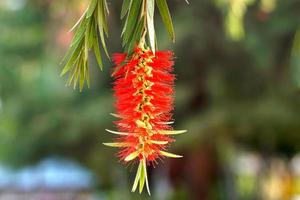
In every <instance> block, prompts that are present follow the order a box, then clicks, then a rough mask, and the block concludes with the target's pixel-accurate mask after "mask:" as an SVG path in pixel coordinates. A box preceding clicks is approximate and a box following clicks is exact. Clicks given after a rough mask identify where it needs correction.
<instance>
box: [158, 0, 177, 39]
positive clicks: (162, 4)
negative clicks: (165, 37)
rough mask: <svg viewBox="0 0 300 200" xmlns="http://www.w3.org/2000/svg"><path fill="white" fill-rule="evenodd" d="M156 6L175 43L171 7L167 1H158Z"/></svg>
mask: <svg viewBox="0 0 300 200" xmlns="http://www.w3.org/2000/svg"><path fill="white" fill-rule="evenodd" d="M156 5H157V7H158V10H159V12H160V15H161V18H162V21H163V22H164V24H165V26H166V29H167V31H168V33H169V36H170V38H171V39H172V41H173V42H175V33H174V27H173V22H172V18H171V14H170V11H169V7H168V4H167V1H166V0H156Z"/></svg>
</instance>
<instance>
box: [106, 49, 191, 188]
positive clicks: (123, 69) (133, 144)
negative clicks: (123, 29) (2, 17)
mask: <svg viewBox="0 0 300 200" xmlns="http://www.w3.org/2000/svg"><path fill="white" fill-rule="evenodd" d="M126 57H127V55H126V54H115V55H114V56H113V60H114V62H115V65H116V67H115V73H114V74H113V77H114V78H115V79H116V80H115V83H114V90H115V97H116V104H115V107H116V110H117V113H116V114H114V115H115V116H116V117H118V118H119V120H118V121H116V122H115V124H116V126H117V128H118V130H119V131H111V130H107V131H108V132H111V133H113V134H117V135H119V136H120V137H118V138H117V139H116V142H114V143H104V144H105V145H107V146H112V147H119V148H121V151H120V153H119V157H120V159H121V160H122V161H124V162H129V161H133V160H137V161H139V163H140V165H139V168H138V173H137V176H136V181H135V184H134V185H133V188H132V190H133V191H135V190H136V188H137V185H138V183H140V192H141V191H142V189H143V185H144V182H146V186H147V189H148V192H149V187H148V180H147V174H146V165H147V164H149V163H150V162H155V163H156V162H157V159H158V158H160V157H164V156H167V157H175V158H179V157H181V156H179V155H175V154H172V153H168V152H166V151H165V149H166V148H167V146H168V145H169V144H170V143H171V142H174V139H173V138H171V137H170V135H172V134H180V133H183V132H185V131H173V130H172V127H171V124H172V123H173V122H172V113H171V111H172V110H173V99H174V98H173V94H174V80H175V76H174V74H171V72H172V70H173V64H174V63H173V53H172V52H171V51H157V52H156V53H153V52H152V51H151V50H150V49H149V48H144V47H141V46H140V47H136V48H135V50H134V53H133V54H132V56H131V57H130V58H129V59H128V61H126V60H125V59H126ZM143 175H145V176H143ZM141 177H145V178H144V180H143V178H141Z"/></svg>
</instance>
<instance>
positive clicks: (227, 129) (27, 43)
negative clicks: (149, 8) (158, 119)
mask: <svg viewBox="0 0 300 200" xmlns="http://www.w3.org/2000/svg"><path fill="white" fill-rule="evenodd" d="M87 3H88V0H82V1H78V0H59V1H58V0H1V1H0V199H1V200H2V199H3V200H19V199H22V200H23V199H25V200H94V199H95V200H106V199H107V200H134V199H156V200H256V199H257V200H260V199H262V200H299V199H300V96H299V89H300V88H299V87H300V31H298V32H297V30H298V29H299V30H300V0H201V1H200V0H190V5H186V4H185V2H184V1H183V0H176V1H175V0H174V1H169V3H170V9H171V10H172V15H173V20H174V26H175V31H176V37H177V39H176V43H175V44H172V43H171V41H170V40H169V39H168V38H167V37H168V36H167V32H166V31H165V29H164V27H163V24H162V22H161V20H160V19H159V17H157V20H156V28H157V33H158V45H159V48H160V49H173V50H174V51H175V53H176V67H175V68H176V70H175V71H176V72H175V73H176V74H177V75H178V76H177V81H176V90H177V93H176V103H175V111H174V112H175V116H174V118H175V119H176V120H175V128H176V129H187V130H188V133H187V134H184V135H180V136H178V137H177V138H176V139H177V141H176V143H175V144H174V145H173V146H172V148H171V151H172V152H175V153H178V154H183V155H184V158H182V159H165V160H164V161H163V162H162V163H160V165H158V166H156V167H155V168H149V172H150V187H151V189H152V196H151V197H148V195H147V194H143V195H139V194H135V193H131V192H130V189H131V186H132V183H133V178H134V175H135V170H136V169H135V167H133V168H130V167H129V168H125V167H124V166H122V164H121V163H119V162H118V159H117V158H116V157H115V154H116V150H115V149H111V148H107V147H105V146H103V145H102V143H103V142H107V141H111V138H112V136H111V135H110V134H108V133H106V132H105V131H104V129H105V128H109V129H113V123H112V122H113V120H114V118H113V117H112V116H111V115H110V114H109V113H111V112H114V108H113V107H112V106H113V102H114V100H113V98H112V89H111V87H112V79H111V78H110V75H109V73H110V72H111V69H112V63H111V62H109V61H107V60H106V62H105V69H104V71H103V72H100V70H99V69H98V67H97V64H96V62H95V59H94V57H93V55H91V59H92V66H91V88H90V89H85V90H84V91H83V92H82V93H80V92H79V91H74V90H73V89H72V88H69V87H66V86H65V82H66V78H65V77H64V78H60V77H59V74H60V70H61V68H62V65H61V64H60V61H61V60H62V58H63V55H64V53H65V52H66V51H67V49H68V46H69V44H70V40H71V38H72V33H69V32H68V31H69V30H70V28H71V27H72V26H73V24H74V23H76V21H77V20H78V18H79V17H80V15H81V14H82V12H83V11H84V10H85V8H86V5H87ZM109 7H110V17H109V24H110V36H109V39H108V43H109V45H108V46H109V50H110V52H111V53H113V52H120V51H122V49H121V45H120V43H121V41H120V33H121V26H122V23H121V22H120V20H119V13H120V9H121V2H115V1H109Z"/></svg>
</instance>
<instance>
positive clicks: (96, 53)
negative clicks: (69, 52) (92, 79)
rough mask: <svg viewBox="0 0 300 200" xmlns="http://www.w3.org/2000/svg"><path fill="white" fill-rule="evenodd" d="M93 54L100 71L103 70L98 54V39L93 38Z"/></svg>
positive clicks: (99, 54)
mask: <svg viewBox="0 0 300 200" xmlns="http://www.w3.org/2000/svg"><path fill="white" fill-rule="evenodd" d="M94 54H95V57H96V60H97V62H98V65H99V67H100V69H101V71H102V70H103V62H102V57H101V53H100V48H99V41H98V37H96V38H95V44H94Z"/></svg>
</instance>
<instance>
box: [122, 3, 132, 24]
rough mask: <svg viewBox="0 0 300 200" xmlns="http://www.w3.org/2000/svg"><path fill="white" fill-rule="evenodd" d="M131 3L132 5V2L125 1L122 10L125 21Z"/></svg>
mask: <svg viewBox="0 0 300 200" xmlns="http://www.w3.org/2000/svg"><path fill="white" fill-rule="evenodd" d="M131 3H132V0H123V4H122V10H121V19H123V18H124V17H125V16H126V14H127V12H128V10H129V8H130V6H131Z"/></svg>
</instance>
